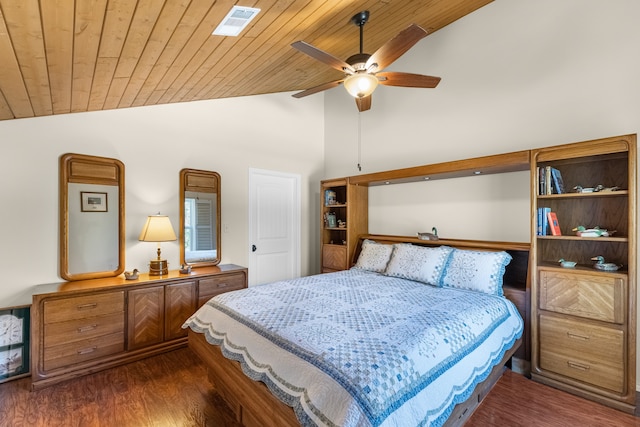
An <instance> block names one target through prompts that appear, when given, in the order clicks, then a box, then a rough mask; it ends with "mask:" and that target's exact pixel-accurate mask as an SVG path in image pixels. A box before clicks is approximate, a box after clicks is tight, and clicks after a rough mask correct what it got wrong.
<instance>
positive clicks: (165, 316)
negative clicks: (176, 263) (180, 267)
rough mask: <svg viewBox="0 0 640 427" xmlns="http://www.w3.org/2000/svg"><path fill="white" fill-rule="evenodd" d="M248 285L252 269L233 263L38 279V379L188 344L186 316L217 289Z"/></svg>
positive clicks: (44, 381) (36, 383) (40, 383)
mask: <svg viewBox="0 0 640 427" xmlns="http://www.w3.org/2000/svg"><path fill="white" fill-rule="evenodd" d="M245 287H247V269H246V268H244V267H240V266H237V265H232V264H227V265H220V266H216V267H203V268H198V269H194V270H193V271H192V272H191V273H190V274H180V273H179V272H178V271H170V272H169V274H167V275H165V276H149V275H148V274H140V276H139V278H138V279H136V280H125V278H124V276H118V277H113V278H104V279H93V280H82V281H74V282H65V283H57V284H49V285H41V286H38V287H37V288H36V289H35V292H34V295H33V304H32V306H31V316H32V319H31V325H32V326H31V343H32V358H31V377H32V387H33V389H39V388H42V387H45V386H48V385H51V384H55V383H58V382H60V381H65V380H68V379H71V378H75V377H78V376H81V375H86V374H90V373H93V372H96V371H100V370H103V369H107V368H110V367H113V366H116V365H121V364H123V363H128V362H132V361H134V360H137V359H141V358H143V357H148V356H151V355H155V354H158V353H162V352H165V351H169V350H173V349H176V348H179V347H183V346H186V344H187V331H186V330H185V329H182V324H183V322H184V321H185V320H186V319H187V318H188V317H189V316H190V315H191V314H193V313H194V312H195V310H196V309H197V308H199V307H200V306H202V305H203V304H204V303H205V302H206V301H207V300H209V299H210V298H212V297H213V296H215V295H218V294H220V293H223V292H228V291H232V290H236V289H241V288H245Z"/></svg>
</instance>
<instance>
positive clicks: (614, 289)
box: [540, 270, 626, 324]
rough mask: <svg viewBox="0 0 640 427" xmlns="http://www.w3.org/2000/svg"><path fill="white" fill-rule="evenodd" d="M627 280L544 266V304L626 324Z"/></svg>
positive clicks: (572, 312)
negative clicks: (563, 270)
mask: <svg viewBox="0 0 640 427" xmlns="http://www.w3.org/2000/svg"><path fill="white" fill-rule="evenodd" d="M625 305H626V292H625V280H624V279H622V278H621V277H615V276H607V275H595V274H594V275H590V274H579V273H562V272H558V271H547V270H540V308H541V309H543V310H548V311H555V312H556V313H564V314H570V315H572V316H579V317H584V318H587V319H595V320H602V321H605V322H612V323H618V324H622V323H624V321H625V315H624V314H625V310H624V307H625Z"/></svg>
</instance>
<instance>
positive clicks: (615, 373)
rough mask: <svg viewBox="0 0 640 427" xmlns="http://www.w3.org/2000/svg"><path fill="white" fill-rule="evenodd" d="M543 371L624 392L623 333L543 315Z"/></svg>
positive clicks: (611, 328) (541, 359)
mask: <svg viewBox="0 0 640 427" xmlns="http://www.w3.org/2000/svg"><path fill="white" fill-rule="evenodd" d="M540 367H541V368H542V369H546V370H548V371H552V372H555V373H558V374H561V375H565V376H567V377H570V378H574V379H576V380H580V381H583V382H586V383H589V384H593V385H595V386H598V387H602V388H606V389H609V390H612V391H615V392H617V393H622V392H624V389H625V387H624V371H625V370H624V332H623V331H622V330H620V329H616V328H614V327H605V326H597V325H586V324H584V322H579V321H574V320H570V319H562V318H556V317H554V316H547V315H544V314H541V315H540Z"/></svg>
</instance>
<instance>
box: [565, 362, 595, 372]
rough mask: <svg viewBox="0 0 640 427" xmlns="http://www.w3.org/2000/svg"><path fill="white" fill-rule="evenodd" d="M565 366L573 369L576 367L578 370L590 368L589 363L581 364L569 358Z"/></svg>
mask: <svg viewBox="0 0 640 427" xmlns="http://www.w3.org/2000/svg"><path fill="white" fill-rule="evenodd" d="M567 366H569V367H570V368H573V369H578V370H580V371H588V370H589V369H591V367H590V366H589V365H583V364H582V363H577V362H572V361H570V360H569V361H567Z"/></svg>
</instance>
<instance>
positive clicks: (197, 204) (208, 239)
mask: <svg viewBox="0 0 640 427" xmlns="http://www.w3.org/2000/svg"><path fill="white" fill-rule="evenodd" d="M216 197H217V193H204V192H193V191H185V194H184V261H185V262H186V263H188V264H191V263H194V262H207V261H211V260H213V259H216V258H217V257H218V255H217V248H216V239H217V236H216V229H215V222H216V219H215V218H214V214H215V212H216V211H217V203H216Z"/></svg>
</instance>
